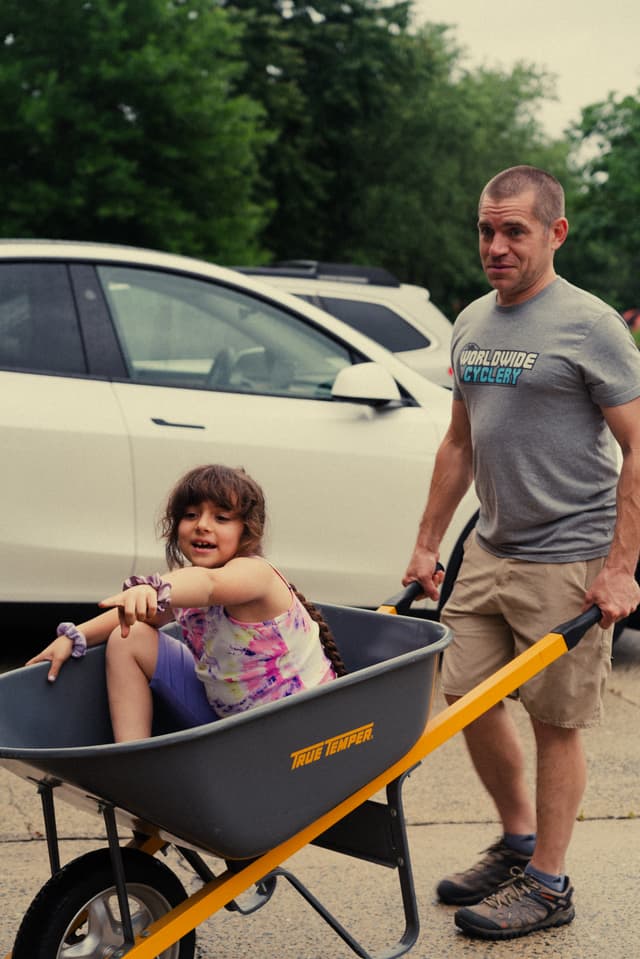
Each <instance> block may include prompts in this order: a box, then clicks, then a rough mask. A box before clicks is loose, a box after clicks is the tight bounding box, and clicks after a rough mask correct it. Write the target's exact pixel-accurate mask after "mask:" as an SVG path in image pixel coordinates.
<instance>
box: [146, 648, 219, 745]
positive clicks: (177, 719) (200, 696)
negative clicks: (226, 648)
mask: <svg viewBox="0 0 640 959" xmlns="http://www.w3.org/2000/svg"><path fill="white" fill-rule="evenodd" d="M149 686H150V688H151V690H152V692H153V693H154V695H155V696H157V697H158V699H159V700H160V701H161V703H162V706H163V707H166V710H168V712H169V714H170V716H171V720H172V722H173V723H174V724H175V725H176V726H178V727H179V728H181V729H189V728H191V727H192V726H202V725H203V724H204V723H212V722H214V721H215V720H216V719H219V716H218V714H217V713H216V712H215V711H214V709H213V707H212V706H210V705H209V701H208V700H207V696H206V693H205V689H204V685H203V684H202V683H201V682H200V680H199V679H198V677H197V676H196V670H195V660H194V658H193V653H192V652H191V650H190V649H189V647H188V646H186V645H185V644H184V643H181V642H180V640H179V639H175V638H174V637H173V636H169V635H168V634H167V633H165V632H163V630H159V632H158V662H157V663H156V669H155V672H154V674H153V676H152V677H151V682H150V683H149Z"/></svg>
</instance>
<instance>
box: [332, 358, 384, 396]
mask: <svg viewBox="0 0 640 959" xmlns="http://www.w3.org/2000/svg"><path fill="white" fill-rule="evenodd" d="M331 395H332V397H333V399H334V400H346V401H348V402H350V403H368V404H370V405H371V406H382V405H384V404H386V403H394V402H395V403H397V402H399V400H400V399H401V396H400V391H399V389H398V384H397V383H396V381H395V380H394V378H393V377H392V375H391V373H389V371H388V370H386V369H385V368H384V366H380V365H379V364H378V363H355V364H354V365H352V366H345V367H344V368H343V369H341V370H340V372H339V373H338V375H337V376H336V378H335V380H334V383H333V388H332V390H331Z"/></svg>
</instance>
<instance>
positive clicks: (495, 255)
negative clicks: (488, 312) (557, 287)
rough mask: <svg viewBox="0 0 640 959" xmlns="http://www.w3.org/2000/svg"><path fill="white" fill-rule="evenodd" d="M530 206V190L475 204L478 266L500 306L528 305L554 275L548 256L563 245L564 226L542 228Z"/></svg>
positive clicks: (563, 221)
mask: <svg viewBox="0 0 640 959" xmlns="http://www.w3.org/2000/svg"><path fill="white" fill-rule="evenodd" d="M534 204H535V193H534V191H533V190H527V191H525V192H524V193H519V194H517V195H516V196H513V197H509V198H508V199H505V200H497V199H494V198H493V197H492V196H491V195H490V194H485V195H484V196H483V197H482V199H481V201H480V209H479V213H478V232H479V245H480V260H481V262H482V268H483V270H484V272H485V273H486V275H487V279H488V280H489V283H490V284H491V286H492V287H493V288H494V289H495V290H496V292H497V295H498V303H499V304H500V305H501V306H513V305H514V304H516V303H522V302H523V301H524V300H528V299H530V298H531V297H532V296H535V295H536V293H539V292H540V291H541V290H543V289H544V287H545V286H547V285H548V284H549V283H551V281H552V280H553V279H554V278H555V275H556V274H555V270H554V267H553V255H554V253H555V251H556V250H557V249H558V248H559V247H560V246H562V244H563V243H564V241H565V238H566V236H567V230H568V224H567V221H566V219H565V218H564V217H560V218H559V219H558V220H556V221H555V222H554V223H553V224H552V225H551V226H550V227H549V228H547V227H545V226H543V224H542V223H541V222H540V221H539V220H538V219H537V217H536V216H535V214H534V212H533V211H534Z"/></svg>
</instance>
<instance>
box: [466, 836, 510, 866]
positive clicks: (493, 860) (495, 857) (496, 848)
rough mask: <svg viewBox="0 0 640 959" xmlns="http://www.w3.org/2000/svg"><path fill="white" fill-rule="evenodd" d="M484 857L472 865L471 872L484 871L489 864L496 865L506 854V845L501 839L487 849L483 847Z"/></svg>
mask: <svg viewBox="0 0 640 959" xmlns="http://www.w3.org/2000/svg"><path fill="white" fill-rule="evenodd" d="M483 853H484V855H482V858H481V859H480V860H479V861H478V862H477V863H476V864H475V865H474V866H472V867H471V869H470V872H482V871H483V870H484V869H485V868H486V867H487V866H494V865H496V864H497V863H498V862H499V861H500V860H501V859H504V856H505V846H504V843H503V842H502V840H501V839H498V840H497V842H494V843H493V844H492V845H491V846H489V847H488V848H487V849H483Z"/></svg>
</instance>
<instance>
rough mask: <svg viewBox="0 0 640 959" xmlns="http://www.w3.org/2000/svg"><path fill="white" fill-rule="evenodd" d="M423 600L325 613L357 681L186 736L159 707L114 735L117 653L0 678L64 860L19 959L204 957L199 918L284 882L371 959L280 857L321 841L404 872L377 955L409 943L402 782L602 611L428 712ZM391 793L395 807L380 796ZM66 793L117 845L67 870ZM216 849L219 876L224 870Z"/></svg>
mask: <svg viewBox="0 0 640 959" xmlns="http://www.w3.org/2000/svg"><path fill="white" fill-rule="evenodd" d="M419 592H420V588H419V586H418V584H412V585H411V586H410V587H408V588H407V590H405V591H403V592H402V593H400V594H398V596H396V597H394V598H392V599H391V600H388V601H387V603H386V604H385V605H384V606H382V607H380V609H379V610H377V611H371V610H362V609H355V608H351V607H343V606H332V605H323V606H322V607H321V608H322V612H323V614H324V616H325V618H326V620H327V621H328V623H329V625H330V626H331V629H332V631H333V633H334V636H335V638H336V642H337V645H338V647H339V649H340V652H341V654H342V657H343V660H344V662H345V665H346V667H347V675H345V676H343V677H340V678H339V679H336V680H334V681H333V682H331V683H329V684H327V685H324V686H321V687H318V688H316V689H312V690H307V691H304V692H301V693H298V694H296V695H294V696H290V697H288V698H286V699H283V700H280V701H279V702H275V703H270V704H268V705H265V706H259V707H256V708H255V709H253V710H249V711H248V712H245V713H242V714H240V715H237V716H231V717H227V718H225V719H220V720H217V721H215V722H213V723H209V724H205V725H203V726H198V727H196V728H192V729H188V730H180V729H176V728H172V727H171V722H170V718H169V717H166V716H165V717H163V716H162V715H161V713H160V715H159V718H158V723H159V725H158V728H157V729H154V735H153V736H152V737H151V738H149V739H145V740H140V741H137V742H132V743H114V742H113V739H112V731H111V725H110V721H109V712H108V703H107V693H106V685H105V669H104V647H96V648H93V649H91V650H89V652H88V654H87V656H86V657H84V658H83V659H81V660H73V661H72V660H70V661H69V663H68V664H67V666H66V667H65V669H64V670H63V671H62V673H61V674H60V676H59V677H58V679H57V680H56V683H55V684H54V685H53V686H51V685H50V684H48V683H47V680H46V676H47V672H48V664H47V663H39V664H37V665H34V666H28V667H23V668H21V669H16V670H13V671H12V672H9V673H6V674H5V675H3V676H0V764H1V765H3V766H5V767H6V768H7V769H9V770H11V771H12V772H13V773H15V774H16V775H18V776H21V777H23V778H25V779H27V780H29V781H31V782H33V783H34V785H35V786H36V787H37V790H38V792H39V794H40V798H41V803H42V810H43V818H44V824H45V830H46V841H47V848H48V855H49V863H50V870H51V877H50V878H49V879H48V881H47V882H46V883H45V884H44V885H43V887H42V888H41V890H40V892H39V893H38V894H37V895H36V897H35V899H34V900H33V902H32V904H31V905H30V907H29V908H28V910H27V912H26V913H25V915H24V917H23V919H22V922H21V924H20V927H19V929H18V932H17V935H16V938H15V942H14V946H13V950H12V952H11V953H9V954H8V956H7V957H6V959H99V957H100V959H103V957H106V956H109V957H112V959H120V957H123V956H127V959H153V957H161V959H193V956H194V953H195V930H196V928H197V926H198V925H199V924H200V923H201V922H203V921H204V920H205V919H208V918H209V917H210V916H212V915H213V914H214V913H216V912H218V911H219V910H220V909H222V908H226V909H229V910H233V911H236V912H238V913H241V914H247V913H250V912H255V911H256V909H259V908H261V907H263V906H265V905H266V903H267V902H268V901H269V899H270V898H271V896H272V895H273V893H274V890H275V885H276V881H277V879H278V878H281V879H283V880H286V881H288V882H289V883H290V884H291V886H292V887H293V888H294V889H296V890H297V892H299V893H300V894H301V895H302V897H303V898H304V899H305V900H306V902H307V903H309V905H310V906H311V907H312V908H313V909H315V910H316V912H317V913H318V914H319V915H320V916H321V917H322V919H323V920H324V921H325V922H326V923H327V924H328V926H329V927H330V928H331V929H333V930H334V932H335V933H337V935H338V936H339V937H340V938H341V939H342V940H343V942H345V943H346V944H347V945H348V946H349V948H351V949H352V950H353V952H355V953H356V955H358V956H361V957H363V959H373V953H371V952H369V951H367V949H366V948H365V946H364V945H362V944H361V943H360V942H359V941H358V940H357V939H356V938H355V937H354V936H353V935H352V934H351V932H350V931H349V930H348V929H346V928H345V927H344V925H342V924H341V922H339V921H338V919H337V918H336V917H335V916H334V915H332V913H331V912H330V911H329V910H328V909H327V908H326V906H325V905H324V904H323V903H322V902H320V901H319V900H318V899H317V898H316V897H315V896H314V895H313V893H312V892H311V891H310V890H309V889H308V888H307V887H306V886H305V885H304V884H303V883H302V882H301V881H300V880H299V879H298V878H297V877H296V876H295V875H293V873H291V872H290V871H289V870H287V869H285V868H284V867H283V865H282V864H283V863H284V862H285V861H286V860H288V859H289V858H290V857H291V856H292V855H293V854H294V853H296V852H298V851H299V850H300V849H302V848H303V847H304V846H306V845H308V844H313V845H316V846H320V847H324V848H328V849H331V850H333V851H335V852H337V853H340V854H344V855H348V856H351V857H355V858H357V859H360V860H364V861H368V862H370V863H374V864H377V865H380V866H385V867H390V868H393V869H395V870H397V876H398V883H399V892H400V895H399V900H400V902H401V905H402V910H403V913H404V915H403V920H404V930H403V932H402V935H401V936H400V938H399V940H398V941H397V942H395V943H393V944H391V945H389V946H388V947H387V948H385V949H384V950H383V951H378V952H376V953H375V959H394V957H396V956H401V955H403V954H404V953H405V952H407V951H408V950H409V949H410V948H411V947H412V946H413V945H414V944H415V943H416V941H417V939H418V935H419V928H420V926H419V919H418V911H417V904H416V897H415V890H414V882H413V875H412V869H411V859H410V854H409V846H408V841H407V833H406V825H405V819H404V814H403V809H402V786H403V783H404V781H405V779H406V777H407V776H408V774H409V773H410V772H411V770H412V769H414V768H415V766H416V765H418V764H419V763H420V762H421V760H423V759H424V758H425V756H427V755H428V754H429V753H430V752H431V751H432V750H434V749H435V748H437V746H439V745H440V744H442V743H443V742H445V741H446V740H447V739H449V738H450V737H452V736H453V735H455V734H456V733H457V732H459V731H460V730H461V729H463V728H464V726H466V725H467V724H468V723H470V722H472V721H473V720H474V719H476V718H477V717H478V716H480V715H482V714H483V713H484V712H485V711H487V710H488V709H490V708H491V707H492V706H493V705H495V704H496V703H497V702H499V701H500V700H501V699H503V698H504V697H505V696H507V695H508V694H509V693H511V692H513V690H515V689H516V688H517V687H519V686H520V685H521V684H522V683H524V682H526V680H527V679H530V678H531V677H532V676H533V675H535V674H536V673H537V672H538V671H540V670H541V669H543V668H544V667H545V666H546V665H548V664H549V663H550V662H552V661H553V660H555V659H557V658H558V657H559V656H560V655H562V654H563V653H565V652H566V651H567V649H569V648H572V647H573V646H574V645H575V644H576V643H577V642H578V641H579V639H580V638H581V636H582V635H583V634H584V632H585V631H586V630H587V629H588V628H589V627H590V626H591V625H593V624H594V623H596V622H597V621H598V619H599V617H600V610H599V609H597V607H593V608H592V609H590V610H588V611H587V612H586V613H584V614H582V615H581V616H580V617H578V618H577V619H576V620H573V621H571V622H570V623H567V624H564V625H562V626H558V627H556V629H555V630H553V631H552V632H551V633H549V634H548V635H547V636H545V637H543V638H542V639H541V640H539V641H538V642H537V643H536V644H534V645H533V646H532V647H531V648H530V649H529V650H528V651H527V652H525V653H523V654H521V655H520V656H518V657H517V658H516V659H514V660H513V661H512V662H511V663H510V664H509V665H508V666H506V667H504V668H503V669H502V670H499V671H498V672H497V673H495V674H494V675H493V676H491V677H490V678H489V679H488V680H487V681H485V682H484V683H482V684H480V685H479V686H477V687H476V688H475V689H473V690H472V691H471V692H470V693H468V694H467V695H466V696H464V697H462V698H461V699H460V700H458V701H457V702H456V703H455V704H454V705H453V706H450V707H449V708H447V709H445V710H443V711H442V712H441V713H439V714H438V715H436V716H435V717H433V718H432V719H429V712H430V707H431V702H432V698H433V690H434V686H435V681H436V678H437V670H438V662H439V655H440V653H441V652H442V650H443V649H444V648H445V647H446V646H447V644H448V642H449V641H450V638H451V637H450V633H449V631H448V629H447V628H446V627H445V626H443V625H442V624H440V623H437V622H433V621H430V620H425V619H421V618H418V617H414V616H411V615H406V614H408V612H409V607H410V605H411V602H412V601H413V599H414V598H415V597H416V596H417V595H418V594H419ZM382 791H384V793H383V795H384V796H385V797H386V801H381V800H380V799H379V798H378V799H375V800H374V799H372V797H373V796H375V795H376V794H377V793H381V792H382ZM58 798H60V799H63V800H66V801H68V802H70V803H72V804H74V805H76V806H78V807H81V808H84V809H89V810H91V811H93V812H95V813H97V814H99V815H100V816H102V818H103V820H104V823H105V829H106V836H107V847H105V848H102V849H97V850H94V851H92V852H89V853H87V854H85V855H83V856H80V857H79V858H77V859H75V860H73V861H71V862H69V863H67V864H66V865H64V866H62V865H61V862H60V850H59V842H58V833H57V826H56V810H55V801H56V800H57V799H58ZM123 830H126V831H127V833H128V834H130V835H131V837H132V838H131V839H130V840H129V841H128V842H127V843H122V842H121V839H120V833H121V832H122V831H123ZM168 845H173V846H175V847H176V848H177V850H178V851H179V852H180V854H181V855H182V857H183V860H184V861H186V862H187V863H188V864H189V867H190V868H192V869H193V871H194V873H195V875H196V877H198V879H199V880H201V883H202V884H201V886H200V888H199V889H198V890H197V891H196V892H195V893H193V894H191V895H187V893H186V891H185V889H184V886H183V885H182V883H181V881H180V880H179V879H178V877H177V876H176V875H175V873H174V872H173V871H172V870H171V869H170V868H169V867H168V866H167V865H166V864H165V863H164V862H162V861H161V860H160V859H159V858H157V857H156V855H155V854H156V853H158V852H160V851H161V850H164V849H165V848H166V847H167V846H168ZM207 854H212V855H213V856H214V857H217V859H219V860H220V861H221V862H222V865H223V867H224V868H223V871H221V872H219V874H214V872H213V871H212V868H211V866H210V865H209V862H208V861H207V860H206V859H205V856H206V855H207ZM241 896H242V904H241V903H240V902H239V901H238V900H239V897H241Z"/></svg>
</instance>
